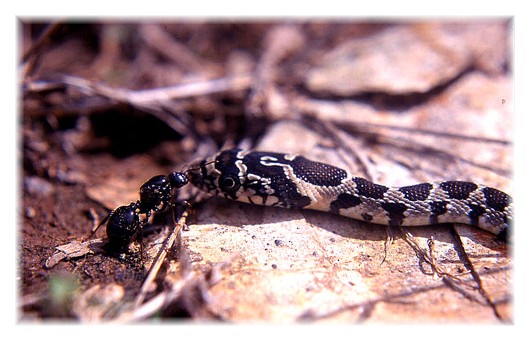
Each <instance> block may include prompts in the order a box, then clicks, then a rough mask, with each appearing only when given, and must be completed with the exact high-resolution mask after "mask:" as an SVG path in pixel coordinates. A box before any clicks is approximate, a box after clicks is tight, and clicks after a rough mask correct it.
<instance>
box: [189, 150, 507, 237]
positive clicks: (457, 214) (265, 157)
mask: <svg viewBox="0 0 530 341" xmlns="http://www.w3.org/2000/svg"><path fill="white" fill-rule="evenodd" d="M187 174H188V177H189V180H190V182H191V183H192V184H193V185H194V186H195V187H197V188H199V189H200V190H202V191H204V192H207V193H210V194H212V195H215V196H220V197H224V198H227V199H231V200H236V201H241V202H246V203H250V204H254V205H263V206H273V207H282V208H287V209H310V210H317V211H323V212H330V213H333V214H338V215H341V216H344V217H348V218H353V219H357V220H361V221H365V222H369V223H374V224H380V225H386V226H390V227H402V226H403V227H405V226H427V225H435V224H442V223H463V224H467V225H471V226H474V227H477V228H479V229H482V230H484V231H488V232H490V233H492V234H494V235H495V236H497V237H498V238H499V239H501V240H505V241H506V240H507V239H508V236H509V235H510V231H511V225H512V221H513V212H514V204H513V200H512V198H511V197H510V196H509V195H508V194H506V193H505V192H502V191H500V190H498V189H495V188H492V187H487V186H484V185H480V184H477V183H474V182H469V181H455V180H445V181H436V182H424V183H420V184H414V185H410V186H404V187H389V186H384V185H379V184H376V183H373V182H371V181H369V180H367V179H365V178H362V177H356V176H353V175H352V174H350V172H348V171H346V170H344V169H341V168H339V167H336V166H333V165H329V164H326V163H323V162H318V161H312V160H309V159H307V158H305V157H304V156H300V155H296V154H289V153H277V152H267V151H257V150H243V149H239V148H234V149H227V150H222V151H220V152H218V153H217V154H215V155H213V156H212V157H210V158H207V159H204V160H201V161H198V162H196V163H194V164H193V165H192V166H191V167H190V168H189V169H188V171H187Z"/></svg>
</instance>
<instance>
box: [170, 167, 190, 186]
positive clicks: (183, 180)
mask: <svg viewBox="0 0 530 341" xmlns="http://www.w3.org/2000/svg"><path fill="white" fill-rule="evenodd" d="M186 172H187V171H186ZM186 172H184V173H183V172H172V173H171V174H169V176H168V177H169V182H170V183H171V186H173V187H174V188H181V187H184V186H185V185H186V184H187V183H188V181H189V180H188V176H187V175H186Z"/></svg>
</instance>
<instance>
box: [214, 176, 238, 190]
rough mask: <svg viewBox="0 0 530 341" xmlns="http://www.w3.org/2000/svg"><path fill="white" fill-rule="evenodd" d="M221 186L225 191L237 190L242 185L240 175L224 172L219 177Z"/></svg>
mask: <svg viewBox="0 0 530 341" xmlns="http://www.w3.org/2000/svg"><path fill="white" fill-rule="evenodd" d="M219 187H220V188H221V189H222V190H223V191H227V192H235V191H237V190H238V189H239V187H240V183H239V177H237V176H234V175H232V174H223V175H221V177H220V178H219Z"/></svg>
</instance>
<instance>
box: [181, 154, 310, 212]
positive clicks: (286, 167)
mask: <svg viewBox="0 0 530 341" xmlns="http://www.w3.org/2000/svg"><path fill="white" fill-rule="evenodd" d="M294 158H295V156H291V155H289V154H279V153H271V152H258V151H243V150H241V149H230V150H225V151H221V152H219V153H218V154H216V155H214V156H213V157H212V158H210V159H206V160H202V161H201V162H199V163H197V164H195V165H193V166H192V167H191V168H190V169H189V170H188V174H189V178H190V182H191V183H192V184H193V185H195V186H196V187H198V188H200V189H201V190H203V191H205V192H208V193H211V194H214V195H218V196H224V197H225V198H228V199H232V200H238V201H243V202H248V203H251V204H258V205H266V206H280V207H287V208H302V207H305V206H307V205H309V203H310V200H309V198H308V197H307V196H304V195H302V194H301V193H300V192H299V191H298V188H297V185H296V183H295V174H294V173H293V164H292V161H293V159H294ZM304 160H305V159H304Z"/></svg>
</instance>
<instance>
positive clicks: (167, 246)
mask: <svg viewBox="0 0 530 341" xmlns="http://www.w3.org/2000/svg"><path fill="white" fill-rule="evenodd" d="M188 214H189V208H188V207H186V208H185V209H184V212H183V213H182V216H181V217H180V218H179V220H178V222H177V223H176V225H175V228H174V229H173V232H172V233H171V234H170V235H169V237H168V238H167V240H166V242H165V243H164V245H163V246H162V247H161V248H160V252H159V253H158V255H157V258H156V260H155V262H154V263H153V265H152V266H151V269H149V273H148V275H147V278H146V279H145V281H144V283H143V284H142V287H141V288H140V292H139V294H138V296H137V297H136V300H135V303H134V306H135V307H138V306H139V305H140V304H141V303H142V302H143V301H144V299H145V296H146V295H147V293H148V291H149V288H150V287H151V284H152V283H153V281H154V280H155V278H156V276H157V275H158V272H159V271H160V267H161V266H162V263H163V262H164V260H165V259H166V256H167V254H168V252H169V250H171V248H172V247H173V244H174V243H175V240H176V239H177V236H178V235H179V232H180V230H181V229H182V228H183V227H184V225H186V219H187V217H188Z"/></svg>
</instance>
